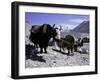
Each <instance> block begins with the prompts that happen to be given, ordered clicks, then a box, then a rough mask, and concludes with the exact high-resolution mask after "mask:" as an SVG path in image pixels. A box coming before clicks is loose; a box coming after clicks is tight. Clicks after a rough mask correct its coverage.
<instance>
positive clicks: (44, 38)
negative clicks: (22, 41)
mask: <svg viewBox="0 0 100 81" xmlns="http://www.w3.org/2000/svg"><path fill="white" fill-rule="evenodd" d="M54 26H55V24H54V25H53V26H51V25H49V24H43V25H40V26H32V28H31V34H30V38H29V39H30V40H31V42H33V43H34V44H35V46H37V45H38V46H39V47H40V53H43V49H44V51H45V53H47V47H48V43H49V40H50V39H51V38H54V37H55V36H56V34H57V33H56V30H55V28H54Z"/></svg>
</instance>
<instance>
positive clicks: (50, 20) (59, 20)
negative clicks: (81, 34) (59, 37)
mask: <svg viewBox="0 0 100 81" xmlns="http://www.w3.org/2000/svg"><path fill="white" fill-rule="evenodd" d="M25 21H28V22H29V23H30V24H31V25H41V24H44V23H47V24H51V25H53V24H56V25H61V26H62V27H63V29H66V28H68V29H73V28H75V27H76V26H77V25H79V24H80V23H82V22H83V21H89V15H78V14H77V15H74V14H53V13H33V12H26V13H25Z"/></svg>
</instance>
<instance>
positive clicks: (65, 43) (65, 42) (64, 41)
mask: <svg viewBox="0 0 100 81" xmlns="http://www.w3.org/2000/svg"><path fill="white" fill-rule="evenodd" d="M55 41H56V42H57V45H58V47H60V51H61V49H63V50H65V48H67V50H68V54H70V53H73V49H74V41H75V39H74V37H73V36H71V35H67V36H66V37H65V38H61V39H55Z"/></svg>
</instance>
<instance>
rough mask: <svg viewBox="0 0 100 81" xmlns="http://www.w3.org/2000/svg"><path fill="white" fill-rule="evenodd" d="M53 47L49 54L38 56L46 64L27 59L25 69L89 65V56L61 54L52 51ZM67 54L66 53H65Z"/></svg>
mask: <svg viewBox="0 0 100 81" xmlns="http://www.w3.org/2000/svg"><path fill="white" fill-rule="evenodd" d="M86 47H87V49H89V45H87V44H86V45H84V47H83V48H86ZM52 48H53V46H49V47H48V48H47V51H48V53H47V54H46V53H42V54H40V53H38V54H37V56H39V57H42V59H43V60H45V62H44V61H43V62H41V61H39V60H31V59H27V60H26V62H25V68H36V67H61V66H82V65H89V54H88V53H86V54H84V53H78V52H74V54H73V55H67V54H66V53H64V54H63V53H60V52H57V51H54V50H52ZM65 52H66V51H65Z"/></svg>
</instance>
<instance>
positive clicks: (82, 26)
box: [72, 21, 89, 33]
mask: <svg viewBox="0 0 100 81" xmlns="http://www.w3.org/2000/svg"><path fill="white" fill-rule="evenodd" d="M72 31H74V32H79V33H89V21H83V22H82V23H81V24H80V25H78V26H77V27H76V28H74V29H73V30H72Z"/></svg>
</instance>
